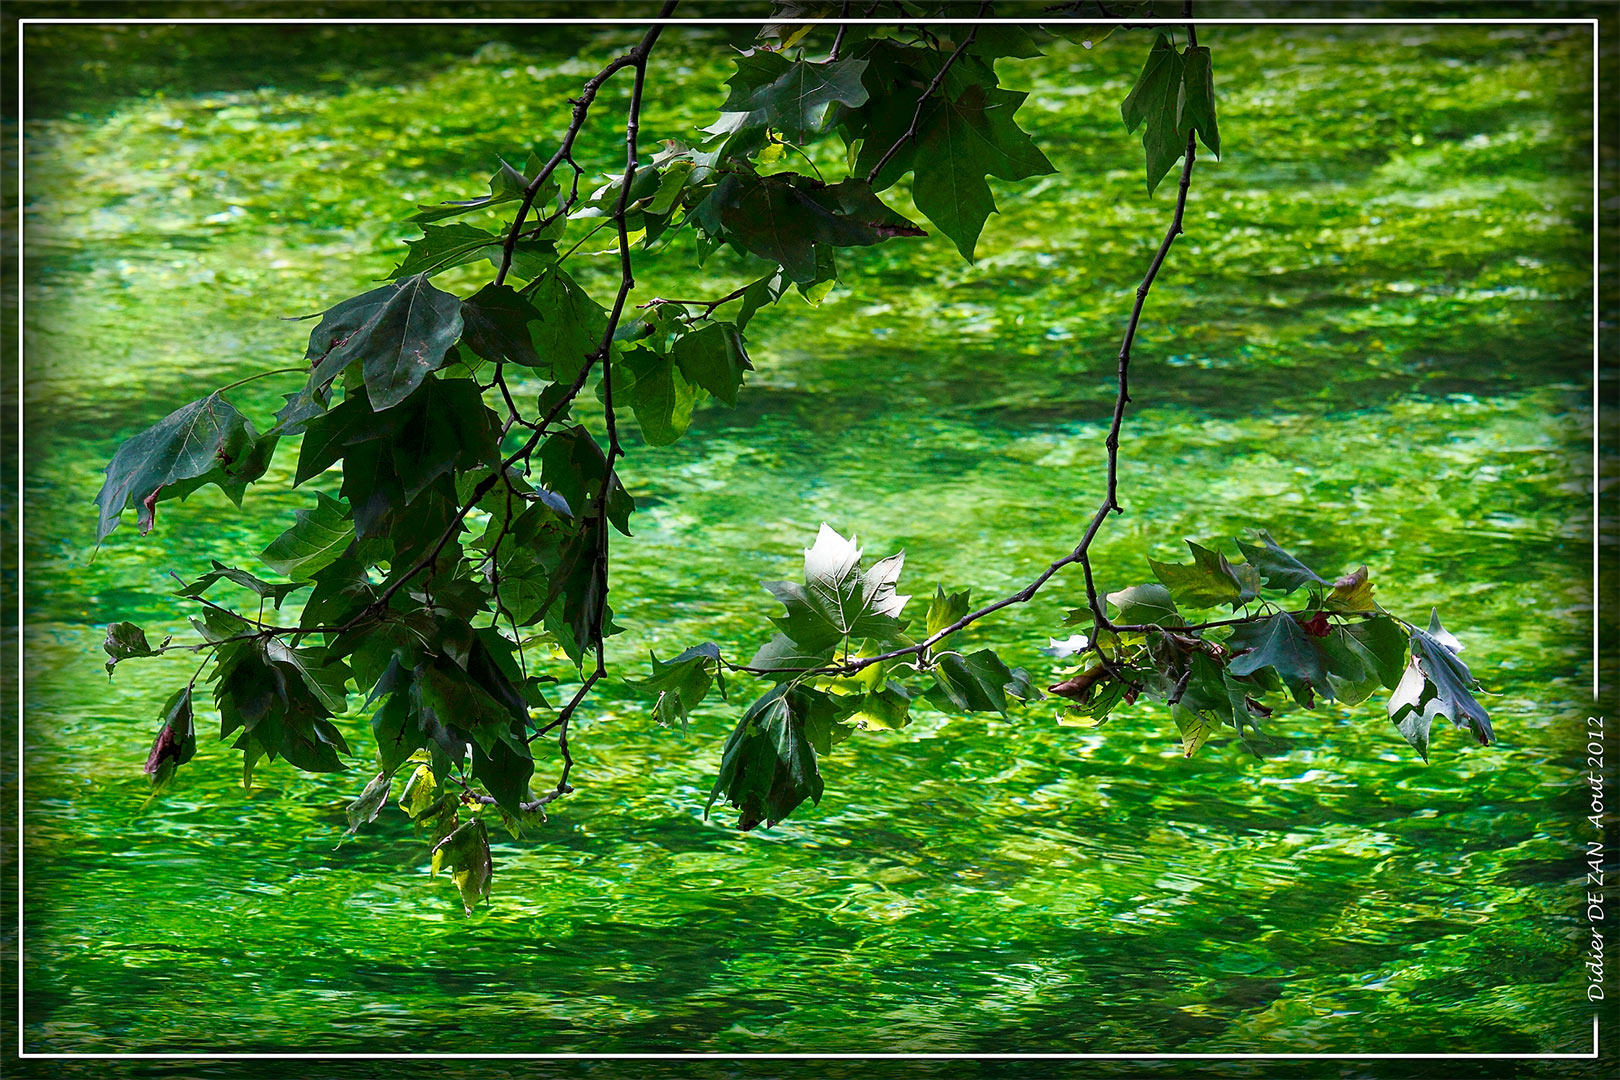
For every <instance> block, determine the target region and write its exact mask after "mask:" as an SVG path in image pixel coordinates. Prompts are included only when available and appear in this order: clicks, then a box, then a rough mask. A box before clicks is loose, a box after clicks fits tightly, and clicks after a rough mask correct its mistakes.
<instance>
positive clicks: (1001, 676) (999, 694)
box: [934, 649, 1032, 716]
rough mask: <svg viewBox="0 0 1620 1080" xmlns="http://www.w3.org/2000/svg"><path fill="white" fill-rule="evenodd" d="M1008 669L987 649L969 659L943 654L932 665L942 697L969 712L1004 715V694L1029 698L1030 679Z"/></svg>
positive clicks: (1005, 698) (1005, 696)
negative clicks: (992, 712) (1009, 693)
mask: <svg viewBox="0 0 1620 1080" xmlns="http://www.w3.org/2000/svg"><path fill="white" fill-rule="evenodd" d="M1019 674H1020V672H1015V671H1012V670H1009V669H1008V667H1007V665H1006V664H1004V663H1002V661H1001V658H1000V657H998V656H997V655H996V654H995V653H994V652H992V651H991V650H989V649H980V650H979V651H978V652H976V653H973V654H971V655H968V656H963V655H962V654H961V653H955V652H944V653H940V654H939V655H938V657H936V659H935V662H934V680H935V682H936V683H937V684H938V686H939V689H940V691H941V692H942V693H943V694H944V695H945V697H946V698H947V699H948V700H949V701H950V702H951V704H953V705H955V706H956V707H957V708H959V709H965V710H966V711H968V712H991V711H994V712H998V713H1000V714H1001V715H1003V716H1006V715H1007V694H1008V692H1009V691H1011V692H1012V693H1013V694H1014V696H1019V697H1027V696H1030V694H1031V692H1032V689H1031V688H1030V687H1029V685H1028V683H1029V676H1028V675H1027V674H1024V677H1023V678H1022V679H1020V678H1019V677H1018V676H1019Z"/></svg>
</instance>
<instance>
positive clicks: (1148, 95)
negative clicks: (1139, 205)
mask: <svg viewBox="0 0 1620 1080" xmlns="http://www.w3.org/2000/svg"><path fill="white" fill-rule="evenodd" d="M1185 69H1186V63H1185V61H1184V60H1183V59H1182V57H1181V54H1180V53H1178V52H1176V50H1175V47H1174V46H1172V45H1171V44H1170V39H1169V38H1167V37H1165V36H1164V35H1163V34H1160V35H1158V37H1157V38H1155V40H1154V42H1153V49H1152V50H1151V51H1150V52H1149V53H1148V58H1147V63H1146V64H1144V65H1143V66H1142V73H1141V74H1140V75H1138V76H1137V77H1136V85H1135V86H1133V87H1131V92H1130V94H1129V95H1127V96H1126V98H1125V103H1124V104H1123V105H1122V106H1121V107H1120V113H1121V114H1122V115H1123V116H1124V118H1125V130H1126V131H1135V130H1136V129H1137V127H1138V126H1139V125H1142V124H1144V123H1145V124H1146V126H1145V127H1143V128H1142V147H1143V149H1144V150H1146V151H1147V189H1148V194H1149V195H1152V194H1153V189H1154V188H1156V187H1158V186H1159V181H1161V180H1163V179H1164V174H1165V173H1167V172H1169V171H1170V167H1171V166H1172V165H1174V164H1175V163H1176V160H1177V159H1178V158H1180V157H1181V155H1182V154H1183V153H1185V152H1186V149H1187V132H1186V130H1184V129H1183V128H1182V127H1181V126H1180V125H1179V124H1178V123H1177V119H1176V118H1177V113H1178V106H1179V105H1180V103H1181V87H1182V82H1183V79H1184V72H1185ZM1210 108H1211V110H1212V111H1211V116H1210V121H1211V124H1213V121H1214V115H1213V108H1214V106H1213V103H1212V104H1211V106H1210Z"/></svg>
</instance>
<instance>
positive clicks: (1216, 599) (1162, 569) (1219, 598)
mask: <svg viewBox="0 0 1620 1080" xmlns="http://www.w3.org/2000/svg"><path fill="white" fill-rule="evenodd" d="M1187 546H1188V547H1189V548H1191V549H1192V553H1193V563H1192V565H1190V566H1188V565H1186V564H1184V563H1162V562H1157V561H1155V560H1153V559H1149V560H1148V565H1149V566H1151V567H1152V568H1153V576H1154V577H1156V578H1158V579H1159V580H1160V581H1162V582H1164V584H1165V585H1166V587H1168V588H1169V590H1170V595H1171V597H1173V598H1174V600H1175V602H1176V603H1178V604H1186V605H1188V606H1189V607H1214V606H1215V605H1217V604H1232V605H1233V606H1236V605H1238V604H1239V603H1240V602H1241V600H1242V598H1243V595H1244V592H1245V591H1246V590H1245V588H1244V583H1243V581H1242V580H1241V579H1240V578H1239V577H1238V574H1237V571H1236V570H1235V569H1234V568H1233V566H1232V564H1231V563H1230V562H1228V561H1227V559H1226V556H1225V555H1222V554H1221V553H1220V552H1218V551H1211V550H1209V549H1208V548H1205V547H1200V546H1199V545H1198V544H1195V543H1193V542H1192V541H1191V540H1189V541H1187Z"/></svg>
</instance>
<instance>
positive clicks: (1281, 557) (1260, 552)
mask: <svg viewBox="0 0 1620 1080" xmlns="http://www.w3.org/2000/svg"><path fill="white" fill-rule="evenodd" d="M1259 536H1260V541H1261V543H1262V544H1264V545H1265V546H1264V547H1256V546H1255V545H1253V544H1245V543H1244V542H1243V541H1242V540H1239V541H1238V542H1237V546H1238V550H1239V551H1241V552H1243V557H1244V558H1245V559H1248V560H1249V565H1251V566H1253V567H1254V568H1255V569H1256V570H1258V571H1259V572H1260V576H1261V577H1262V578H1264V579H1265V583H1266V585H1267V586H1268V587H1269V588H1273V589H1278V590H1280V591H1281V592H1282V593H1283V594H1284V595H1286V594H1288V593H1291V592H1293V591H1294V590H1296V589H1298V588H1300V587H1302V586H1305V585H1326V584H1327V580H1326V579H1325V578H1323V577H1322V576H1321V575H1320V574H1318V573H1317V572H1316V571H1315V570H1312V569H1311V568H1310V567H1308V566H1306V565H1305V564H1304V563H1302V562H1300V561H1299V560H1298V559H1296V558H1295V557H1294V556H1292V555H1290V554H1289V553H1288V552H1286V551H1284V550H1283V549H1282V548H1280V547H1278V546H1277V544H1276V542H1275V541H1274V540H1272V539H1271V534H1270V533H1268V532H1266V531H1265V530H1264V529H1262V530H1260V533H1259Z"/></svg>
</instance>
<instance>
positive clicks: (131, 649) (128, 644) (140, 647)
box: [101, 622, 170, 676]
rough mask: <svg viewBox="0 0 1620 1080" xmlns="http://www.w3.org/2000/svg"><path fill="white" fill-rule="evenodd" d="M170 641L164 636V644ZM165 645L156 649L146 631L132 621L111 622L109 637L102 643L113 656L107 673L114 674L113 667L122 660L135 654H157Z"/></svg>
mask: <svg viewBox="0 0 1620 1080" xmlns="http://www.w3.org/2000/svg"><path fill="white" fill-rule="evenodd" d="M169 641H170V639H169V638H164V639H163V645H167V644H168V643H169ZM163 645H159V646H158V648H156V649H154V648H152V646H151V645H150V644H149V643H148V642H147V640H146V631H145V630H143V629H141V628H140V627H139V626H136V625H135V624H134V623H132V622H115V623H109V624H108V625H107V638H106V640H105V641H103V642H102V643H101V647H102V648H103V649H105V650H106V651H107V655H108V656H109V657H111V658H112V659H110V660H108V661H107V674H108V675H109V676H111V675H112V671H113V668H114V667H116V666H118V662H119V661H120V660H128V659H130V658H131V657H134V656H156V655H157V654H158V651H159V650H160V649H162V648H163Z"/></svg>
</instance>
